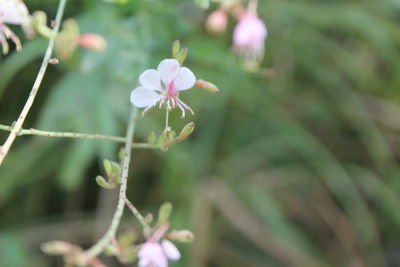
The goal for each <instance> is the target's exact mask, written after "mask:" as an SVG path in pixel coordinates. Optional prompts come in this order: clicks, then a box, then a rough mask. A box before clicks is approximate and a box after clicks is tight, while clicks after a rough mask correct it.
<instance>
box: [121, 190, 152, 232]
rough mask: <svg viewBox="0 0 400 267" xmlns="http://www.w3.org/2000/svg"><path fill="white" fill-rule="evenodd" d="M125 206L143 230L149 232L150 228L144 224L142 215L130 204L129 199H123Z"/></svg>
mask: <svg viewBox="0 0 400 267" xmlns="http://www.w3.org/2000/svg"><path fill="white" fill-rule="evenodd" d="M125 204H126V206H127V207H128V209H129V210H130V211H131V212H132V213H133V215H134V216H135V217H136V218H137V219H138V220H139V222H140V224H141V225H142V227H143V228H144V230H145V231H147V232H149V231H151V227H150V226H149V224H148V223H147V222H146V220H145V219H144V217H143V216H142V214H140V212H139V211H138V210H137V209H136V207H135V206H134V205H133V204H132V202H130V201H129V199H127V198H125Z"/></svg>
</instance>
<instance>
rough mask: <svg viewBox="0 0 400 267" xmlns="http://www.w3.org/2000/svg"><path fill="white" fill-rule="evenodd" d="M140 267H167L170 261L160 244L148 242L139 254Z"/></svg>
mask: <svg viewBox="0 0 400 267" xmlns="http://www.w3.org/2000/svg"><path fill="white" fill-rule="evenodd" d="M137 255H138V258H139V267H149V266H154V267H167V266H168V259H167V257H166V255H165V253H164V250H163V248H162V247H161V245H160V244H159V243H156V242H146V243H144V244H143V245H142V247H141V248H140V250H139V252H138V254H137Z"/></svg>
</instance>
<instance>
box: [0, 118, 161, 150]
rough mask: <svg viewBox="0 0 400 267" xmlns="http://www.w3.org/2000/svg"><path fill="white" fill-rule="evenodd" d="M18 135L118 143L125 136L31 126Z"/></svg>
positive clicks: (3, 128)
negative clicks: (38, 128)
mask: <svg viewBox="0 0 400 267" xmlns="http://www.w3.org/2000/svg"><path fill="white" fill-rule="evenodd" d="M12 129H13V127H12V126H8V125H3V124H0V131H9V132H10V131H12ZM20 135H35V136H44V137H58V138H77V139H98V140H106V141H112V142H118V143H125V140H126V139H125V137H122V136H110V135H101V134H84V133H73V132H52V131H43V130H37V129H33V128H29V129H21V130H20V131H19V132H18V133H17V136H20ZM132 148H149V149H152V148H160V146H159V145H157V144H153V145H150V144H148V143H132Z"/></svg>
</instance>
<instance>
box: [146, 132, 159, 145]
mask: <svg viewBox="0 0 400 267" xmlns="http://www.w3.org/2000/svg"><path fill="white" fill-rule="evenodd" d="M156 139H157V136H156V133H155V132H150V133H149V136H148V137H147V142H148V144H149V145H154V144H155V143H156Z"/></svg>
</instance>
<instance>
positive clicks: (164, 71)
mask: <svg viewBox="0 0 400 267" xmlns="http://www.w3.org/2000/svg"><path fill="white" fill-rule="evenodd" d="M179 67H180V65H179V62H178V60H176V59H164V60H163V61H161V62H160V64H159V65H158V67H157V70H158V71H159V72H160V75H161V81H163V83H164V85H165V86H166V87H168V86H169V84H170V83H171V82H172V80H173V79H174V78H175V76H176V75H177V74H178V71H179Z"/></svg>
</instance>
